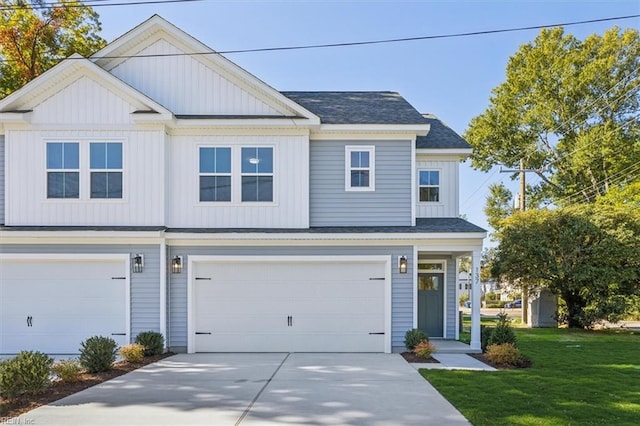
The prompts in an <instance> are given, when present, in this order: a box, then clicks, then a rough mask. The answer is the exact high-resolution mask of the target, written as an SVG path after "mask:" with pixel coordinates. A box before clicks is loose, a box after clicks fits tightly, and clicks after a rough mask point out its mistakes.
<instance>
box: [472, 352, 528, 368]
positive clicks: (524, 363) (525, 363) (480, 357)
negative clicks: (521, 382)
mask: <svg viewBox="0 0 640 426" xmlns="http://www.w3.org/2000/svg"><path fill="white" fill-rule="evenodd" d="M467 355H469V356H470V357H472V358H475V359H477V360H478V361H480V362H484V363H485V364H487V365H489V366H491V367H493V368H497V369H498V370H517V369H520V368H529V367H531V365H532V364H533V363H532V362H531V360H530V359H528V358H523V359H522V360H520V363H519V364H518V365H511V364H495V363H493V362H491V361H489V360H488V359H487V357H485V356H484V354H467Z"/></svg>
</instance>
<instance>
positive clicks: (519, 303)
mask: <svg viewBox="0 0 640 426" xmlns="http://www.w3.org/2000/svg"><path fill="white" fill-rule="evenodd" d="M504 307H505V308H507V309H511V308H522V299H516V300H514V301H513V302H509V303H505V304H504Z"/></svg>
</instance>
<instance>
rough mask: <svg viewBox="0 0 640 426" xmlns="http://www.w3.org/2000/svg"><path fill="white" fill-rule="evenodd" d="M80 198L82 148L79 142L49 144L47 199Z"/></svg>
mask: <svg viewBox="0 0 640 426" xmlns="http://www.w3.org/2000/svg"><path fill="white" fill-rule="evenodd" d="M79 197H80V147H79V144H78V143H77V142H48V143H47V198H79Z"/></svg>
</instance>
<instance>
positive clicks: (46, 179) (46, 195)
mask: <svg viewBox="0 0 640 426" xmlns="http://www.w3.org/2000/svg"><path fill="white" fill-rule="evenodd" d="M44 142H45V143H44V164H45V173H44V198H45V200H47V201H52V202H69V201H71V202H78V201H79V200H81V199H82V173H81V169H82V143H81V142H79V141H77V140H69V141H67V140H64V141H63V140H45V141H44ZM50 143H62V144H65V143H76V144H78V168H77V169H65V168H62V169H50V168H49V167H48V166H47V163H48V160H49V158H48V157H47V148H48V145H49V144H50ZM63 157H64V154H63ZM50 172H53V173H55V172H77V173H78V196H77V197H75V198H65V197H62V198H54V197H51V198H50V197H49V173H50Z"/></svg>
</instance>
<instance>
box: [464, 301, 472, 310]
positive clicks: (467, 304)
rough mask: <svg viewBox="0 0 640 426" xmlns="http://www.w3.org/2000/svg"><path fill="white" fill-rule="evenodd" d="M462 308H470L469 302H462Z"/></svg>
mask: <svg viewBox="0 0 640 426" xmlns="http://www.w3.org/2000/svg"><path fill="white" fill-rule="evenodd" d="M464 307H465V308H471V300H467V301H466V302H464Z"/></svg>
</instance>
